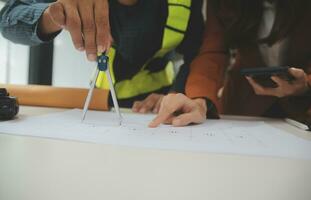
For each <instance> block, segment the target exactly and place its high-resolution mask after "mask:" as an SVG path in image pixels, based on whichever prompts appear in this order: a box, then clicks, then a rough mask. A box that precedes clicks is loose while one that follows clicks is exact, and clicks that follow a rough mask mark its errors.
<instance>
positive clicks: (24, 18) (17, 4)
mask: <svg viewBox="0 0 311 200" xmlns="http://www.w3.org/2000/svg"><path fill="white" fill-rule="evenodd" d="M48 6H49V3H48V2H46V3H45V2H42V3H41V2H40V3H39V2H37V1H36V0H10V1H8V2H7V3H6V5H5V6H4V7H3V9H2V10H1V11H0V31H1V32H2V35H3V36H4V37H5V38H7V39H9V40H11V41H13V42H15V43H19V44H26V45H38V44H40V43H43V42H44V41H42V40H41V39H40V38H39V37H38V34H37V26H38V21H39V19H40V17H41V15H42V14H43V12H44V10H45V9H46V8H47V7H48Z"/></svg>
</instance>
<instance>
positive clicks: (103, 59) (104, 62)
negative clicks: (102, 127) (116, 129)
mask: <svg viewBox="0 0 311 200" xmlns="http://www.w3.org/2000/svg"><path fill="white" fill-rule="evenodd" d="M108 65H109V57H108V56H107V55H106V54H105V53H101V54H98V55H97V66H96V70H95V74H94V77H93V78H92V81H91V84H90V89H89V92H88V95H87V97H86V100H85V104H84V107H83V114H82V122H83V121H84V119H85V117H86V113H87V111H88V109H89V105H90V102H91V99H92V95H93V91H94V88H95V85H96V80H97V77H98V75H99V72H105V73H106V76H107V79H108V82H109V88H110V93H111V97H112V101H113V105H114V108H115V111H116V114H117V116H118V119H119V125H120V126H121V123H122V115H121V112H120V107H119V104H118V100H117V96H116V92H115V89H114V85H113V82H112V78H111V74H110V69H109V66H108Z"/></svg>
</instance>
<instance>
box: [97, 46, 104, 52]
mask: <svg viewBox="0 0 311 200" xmlns="http://www.w3.org/2000/svg"><path fill="white" fill-rule="evenodd" d="M97 51H98V52H99V53H103V52H104V51H105V47H104V46H102V45H99V46H98V47H97Z"/></svg>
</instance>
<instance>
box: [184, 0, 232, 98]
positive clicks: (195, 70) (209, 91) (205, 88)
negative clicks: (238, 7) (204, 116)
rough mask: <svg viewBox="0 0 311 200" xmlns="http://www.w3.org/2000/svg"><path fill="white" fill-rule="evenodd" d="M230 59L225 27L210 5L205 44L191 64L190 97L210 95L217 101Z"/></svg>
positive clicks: (189, 78) (187, 93)
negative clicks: (226, 44)
mask: <svg viewBox="0 0 311 200" xmlns="http://www.w3.org/2000/svg"><path fill="white" fill-rule="evenodd" d="M228 61H229V56H228V50H227V49H226V47H225V44H224V28H223V26H222V25H221V24H220V22H219V20H218V19H217V18H216V16H215V15H214V14H213V11H212V10H211V9H209V6H208V9H207V21H206V25H205V33H204V39H203V44H202V46H201V49H200V52H199V55H198V56H197V57H196V58H195V59H194V60H193V62H192V64H191V66H190V73H189V76H188V80H187V83H186V95H187V96H189V97H190V98H196V97H208V98H209V99H211V100H212V101H213V102H214V103H216V102H217V92H218V89H219V88H220V87H221V86H222V82H223V76H224V68H225V66H227V65H228Z"/></svg>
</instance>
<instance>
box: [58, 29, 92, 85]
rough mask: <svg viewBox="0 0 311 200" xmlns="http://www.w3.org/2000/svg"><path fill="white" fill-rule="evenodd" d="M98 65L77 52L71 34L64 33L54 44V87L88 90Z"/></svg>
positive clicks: (82, 53)
mask: <svg viewBox="0 0 311 200" xmlns="http://www.w3.org/2000/svg"><path fill="white" fill-rule="evenodd" d="M95 66H96V63H95V62H94V63H92V62H89V61H87V59H86V56H85V53H84V52H79V51H77V50H76V49H75V48H74V46H73V44H72V41H71V37H70V34H69V33H68V32H67V31H63V32H62V33H61V34H60V35H58V36H57V38H56V39H55V42H54V59H53V86H61V87H78V88H88V87H89V82H90V79H91V75H92V73H93V70H94V68H95Z"/></svg>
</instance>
